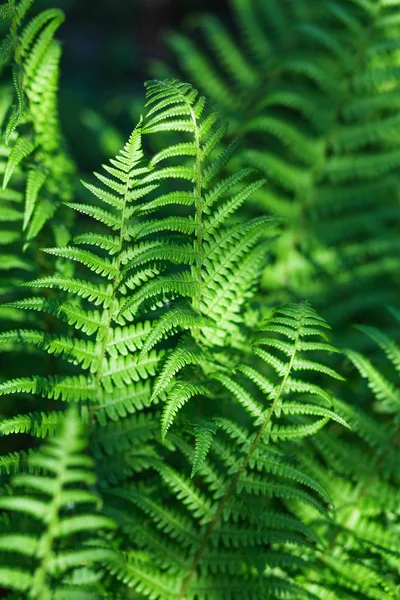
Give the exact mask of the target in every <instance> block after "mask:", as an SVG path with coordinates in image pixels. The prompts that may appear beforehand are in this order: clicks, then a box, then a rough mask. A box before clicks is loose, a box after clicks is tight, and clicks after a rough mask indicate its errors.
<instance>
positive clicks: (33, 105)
mask: <svg viewBox="0 0 400 600" xmlns="http://www.w3.org/2000/svg"><path fill="white" fill-rule="evenodd" d="M32 3H33V0H30V1H24V0H19V1H18V2H9V3H8V4H7V5H5V7H6V8H5V10H4V11H3V13H2V14H1V15H0V16H1V18H2V19H7V20H9V23H10V32H9V34H8V36H7V37H6V38H5V42H6V43H5V44H4V43H3V47H4V54H3V59H2V61H1V62H2V64H3V67H4V65H7V64H8V65H9V67H10V68H11V69H12V78H11V79H12V82H13V84H14V103H13V105H12V107H11V108H10V109H9V111H8V115H7V121H6V123H5V125H4V128H5V132H4V140H5V143H6V145H11V146H12V147H11V152H10V154H9V157H8V160H7V164H6V168H5V172H4V177H3V188H4V189H5V188H7V187H8V186H9V184H10V181H11V180H12V179H13V177H14V175H15V172H16V169H17V167H18V166H19V165H21V166H24V167H25V173H26V175H25V177H26V183H25V209H24V219H23V223H22V226H23V230H24V231H25V241H26V244H30V243H31V242H32V240H33V239H34V238H35V237H36V236H37V235H38V234H39V232H40V231H41V229H42V228H43V226H44V225H45V223H46V222H47V221H48V220H49V219H51V218H54V215H55V212H56V210H57V209H58V208H59V207H60V197H59V196H60V195H61V199H62V200H68V199H70V197H71V194H72V188H71V175H72V174H73V172H74V167H73V163H72V161H71V159H70V158H69V157H68V155H67V153H66V152H65V150H64V148H63V141H62V137H61V132H60V123H59V117H58V107H57V92H58V79H59V61H60V56H61V48H60V45H59V43H58V42H56V41H55V40H54V39H53V38H54V35H55V33H56V31H57V29H58V28H59V27H60V25H61V23H62V22H63V20H64V15H63V12H62V11H61V10H59V9H48V10H45V11H42V12H41V13H39V14H37V15H36V16H34V17H33V18H31V19H29V18H28V17H27V13H28V11H29V9H30V7H31V5H32ZM28 157H29V161H28V160H27V158H28ZM67 221H68V219H67ZM67 221H66V217H65V215H64V216H63V217H62V219H61V220H60V221H59V222H58V223H57V236H58V239H59V240H61V239H63V240H66V239H67V237H68V234H67V232H66V228H65V225H66V223H67ZM63 230H64V231H63Z"/></svg>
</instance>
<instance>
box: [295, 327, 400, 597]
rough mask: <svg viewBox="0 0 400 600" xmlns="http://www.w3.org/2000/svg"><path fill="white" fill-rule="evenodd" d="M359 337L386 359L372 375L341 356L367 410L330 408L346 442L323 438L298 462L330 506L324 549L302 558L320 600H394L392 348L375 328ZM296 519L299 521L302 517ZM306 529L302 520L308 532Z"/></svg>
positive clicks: (356, 360) (361, 362)
mask: <svg viewBox="0 0 400 600" xmlns="http://www.w3.org/2000/svg"><path fill="white" fill-rule="evenodd" d="M360 329H361V330H362V331H363V333H365V334H367V335H368V336H370V337H371V338H372V339H373V340H374V342H375V343H377V344H378V346H380V348H381V349H382V350H383V351H384V353H385V354H386V357H387V359H388V360H386V361H385V362H386V364H385V362H383V363H382V365H381V366H380V367H378V366H375V364H376V365H377V364H379V363H377V362H375V361H379V356H377V357H375V359H374V362H375V364H373V363H372V362H371V360H370V359H368V358H367V357H366V356H363V355H362V354H361V353H360V352H356V351H354V350H350V349H349V350H347V351H346V354H347V357H348V359H349V360H350V361H351V363H352V364H353V365H354V367H355V368H356V369H357V371H358V372H359V373H360V375H361V376H362V377H363V378H364V379H365V380H366V382H367V383H368V386H369V387H370V389H371V391H372V394H373V402H372V404H371V406H370V407H368V404H366V405H365V406H364V410H362V409H360V408H359V407H351V406H349V405H345V404H344V403H343V402H341V401H336V404H337V411H338V413H339V414H340V415H342V416H344V417H345V419H346V420H347V421H348V422H349V423H350V424H351V426H352V430H353V434H352V436H350V437H349V436H348V435H340V436H338V435H337V434H334V432H333V431H332V432H324V433H322V434H321V435H320V436H319V437H318V438H314V439H313V440H312V442H311V448H310V449H309V451H308V452H306V453H305V454H304V455H303V458H302V459H301V462H302V464H303V466H304V467H306V469H307V470H308V472H309V474H310V475H312V476H314V477H318V478H319V479H320V480H321V482H324V483H325V485H326V487H327V489H328V490H329V492H330V493H331V494H332V498H333V501H334V503H335V506H336V512H335V518H334V520H333V522H332V523H331V524H326V525H325V526H324V527H322V528H321V529H319V530H318V533H319V534H320V535H321V536H322V537H323V539H324V540H325V541H326V545H325V548H321V550H320V551H318V552H317V553H315V554H314V555H313V556H312V557H311V556H310V557H309V559H310V560H311V561H312V563H311V564H312V575H311V576H310V577H309V580H310V581H309V582H307V584H306V587H307V589H308V590H309V591H310V592H311V593H313V594H317V595H319V597H321V598H325V597H326V598H334V599H335V598H343V597H346V598H349V599H353V598H354V599H355V598H358V597H359V596H360V594H362V595H364V596H365V597H368V598H397V597H398V586H397V583H398V577H397V568H398V557H397V550H398V516H397V514H396V509H394V507H395V506H397V503H398V491H397V487H398V485H397V482H398V476H399V473H398V464H399V463H398V461H399V456H398V445H397V443H396V439H397V437H398V405H396V401H395V399H396V394H397V383H398V382H397V376H398V370H399V368H398V361H397V358H398V345H397V343H396V342H395V341H394V340H393V339H392V338H391V337H390V336H388V335H387V334H386V333H384V332H381V331H380V330H378V329H376V328H374V327H369V326H360ZM388 363H389V364H388ZM387 367H389V369H388V368H387ZM389 372H390V375H389ZM389 377H390V378H389ZM361 390H362V393H364V390H363V389H362V388H360V391H361ZM369 404H370V403H369ZM367 409H369V410H368V413H367V412H365V411H366V410H367ZM379 415H381V417H379ZM382 415H383V416H384V417H385V419H384V421H382ZM378 417H379V418H378ZM328 473H329V475H328ZM393 509H394V512H393ZM298 514H299V515H300V514H301V515H302V516H303V518H304V517H305V514H304V512H303V511H302V510H300V512H299V513H298ZM313 522H314V519H312V518H311V519H309V520H308V524H309V526H312V524H313Z"/></svg>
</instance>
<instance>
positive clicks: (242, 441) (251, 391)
mask: <svg viewBox="0 0 400 600" xmlns="http://www.w3.org/2000/svg"><path fill="white" fill-rule="evenodd" d="M322 4H323V5H321V7H318V10H316V11H315V10H314V12H313V11H312V6H311V3H308V2H307V1H306V0H304V1H302V2H296V3H290V2H288V3H284V4H283V5H282V6H281V4H280V3H278V2H274V1H273V0H271V1H268V2H266V3H265V2H262V3H261V2H260V3H256V2H250V0H248V1H247V0H240V1H239V0H237V1H236V2H234V3H233V5H234V10H235V11H236V14H237V15H238V17H239V21H240V29H241V36H242V37H241V38H240V39H241V40H242V41H240V42H239V45H238V44H237V43H236V41H235V40H234V37H233V36H232V35H231V34H230V33H229V32H228V30H227V29H226V28H225V27H223V26H222V25H221V24H220V23H219V22H218V21H216V20H215V19H214V18H211V17H204V18H201V19H199V20H198V23H199V24H200V26H201V28H202V29H203V30H204V31H205V33H206V36H207V38H208V39H209V40H210V41H211V47H212V52H211V57H210V56H208V55H205V54H203V51H200V50H197V49H196V48H195V46H194V45H193V43H192V42H189V41H188V39H187V38H185V37H182V36H176V35H175V36H173V37H172V38H171V39H172V44H173V45H174V47H175V49H176V50H177V51H178V53H181V52H182V50H184V52H185V64H186V67H187V68H188V69H189V71H190V78H191V79H193V80H194V83H196V84H197V85H198V87H199V88H201V89H204V90H205V92H206V94H205V95H203V93H202V92H201V91H198V90H197V89H196V88H195V87H193V85H192V84H191V83H184V82H181V81H180V80H179V79H177V78H176V77H171V76H166V77H162V78H157V79H153V80H150V81H148V82H147V83H146V85H145V88H146V102H145V106H144V108H143V116H142V117H141V119H140V120H139V122H138V123H137V125H136V127H135V128H134V130H133V132H132V133H131V135H130V136H129V138H128V140H127V142H126V144H125V145H124V146H123V148H122V149H121V150H120V152H119V153H118V154H117V156H116V157H114V158H112V159H110V160H109V161H108V162H107V163H106V164H104V165H103V166H102V169H101V170H99V172H96V173H95V174H94V177H93V178H92V179H90V180H88V181H86V180H85V181H83V182H82V185H81V186H79V191H76V188H77V187H78V186H75V179H77V177H76V176H75V173H76V170H77V169H76V167H75V166H74V164H73V161H72V159H71V158H70V157H69V153H68V151H67V150H66V148H65V144H64V142H63V136H62V130H61V125H60V119H59V116H58V76H59V74H58V64H59V58H60V46H59V43H58V42H57V41H55V40H54V35H55V33H56V31H57V29H58V27H59V26H60V24H61V23H62V21H63V19H64V15H63V14H62V12H61V11H59V9H48V10H46V11H44V12H39V13H35V7H34V6H33V7H32V6H31V5H32V1H29V0H19V1H18V2H16V1H14V0H9V1H8V2H7V3H6V4H3V5H1V6H0V16H1V17H2V18H3V19H4V21H5V30H7V33H6V35H5V36H4V40H3V43H2V45H1V50H0V57H1V64H2V69H3V78H4V90H5V91H4V96H3V97H2V98H3V100H2V102H3V103H2V110H1V117H2V144H3V146H2V154H1V155H2V164H3V172H4V185H3V192H2V193H1V196H2V197H1V201H2V207H1V211H0V213H1V215H2V230H1V234H0V239H1V240H2V245H3V246H4V250H5V252H4V254H3V255H2V261H1V264H2V267H5V268H6V269H7V270H8V271H9V273H10V276H9V277H6V278H5V279H4V284H2V294H3V297H4V300H3V304H2V307H1V315H2V322H3V325H2V328H1V333H0V352H1V356H2V365H4V368H3V366H2V370H1V375H0V396H1V400H2V409H1V419H0V434H1V437H2V439H1V443H2V454H1V457H0V586H1V588H2V589H3V590H4V596H5V597H8V598H10V599H12V598H21V599H22V598H30V599H36V600H47V599H49V600H50V599H54V600H57V599H59V600H61V599H66V600H69V599H71V600H72V599H77V600H78V599H82V600H86V599H87V600H90V599H92V600H94V599H102V598H110V599H111V598H112V599H113V600H115V599H121V600H122V599H124V600H125V599H132V600H133V599H135V600H139V599H142V598H143V599H145V598H149V599H151V600H156V599H160V600H173V599H175V600H189V599H192V600H239V599H240V600H242V599H244V600H246V599H248V600H253V599H254V600H256V599H260V600H261V599H262V600H265V599H271V600H277V599H281V598H286V599H290V598H293V599H294V600H301V599H310V600H312V599H315V600H316V599H323V600H325V599H326V600H360V599H361V598H371V599H376V600H383V599H385V600H386V599H398V598H399V597H400V587H399V575H400V562H399V544H398V540H399V531H400V522H399V493H398V483H399V477H400V472H399V464H400V462H399V458H400V457H399V452H398V446H399V445H398V421H399V419H398V415H399V403H400V396H399V393H398V386H397V379H396V378H397V377H398V374H399V370H400V350H399V346H398V345H397V343H396V339H395V338H396V331H397V329H396V326H395V325H394V326H392V330H393V331H386V330H382V329H380V328H378V323H379V322H380V319H379V318H376V319H375V320H371V322H370V323H364V324H363V325H359V326H358V329H357V330H355V331H356V333H354V334H352V333H351V331H350V332H349V331H345V329H344V326H343V323H344V322H345V321H346V319H350V318H351V317H352V316H354V315H355V314H359V310H360V307H361V306H362V305H361V304H360V297H359V295H360V294H363V295H364V302H365V305H363V306H366V307H368V308H370V307H375V306H377V305H379V308H380V311H379V315H378V316H379V317H380V312H382V313H384V307H383V305H382V303H383V302H385V301H387V300H392V298H394V297H395V294H396V285H395V279H396V270H395V266H396V265H397V258H396V246H397V245H398V243H397V241H396V235H395V233H396V232H395V225H396V218H397V208H396V203H395V192H396V190H397V187H396V186H397V171H396V165H397V163H396V159H395V153H396V139H397V135H396V134H395V133H394V132H393V129H392V127H393V123H394V119H395V118H396V117H395V103H394V101H393V98H395V96H396V79H395V73H396V68H397V67H396V65H395V59H396V38H395V34H396V27H397V21H396V16H398V15H397V13H396V2H393V1H391V2H390V3H389V2H386V3H385V2H381V3H380V4H379V6H378V4H375V3H372V2H364V1H361V0H360V1H358V2H355V1H354V2H343V3H339V2H338V3H332V2H330V3H326V4H325V3H322ZM314 9H315V5H314ZM28 11H31V12H28ZM31 15H33V16H31ZM397 20H398V19H397ZM288 31H290V32H291V34H290V36H288V35H287V32H288ZM357 36H358V37H357ZM356 41H357V44H360V47H361V46H362V53H363V54H360V53H358V54H357V53H356V54H357V57H356V59H355V58H354V56H355V55H356V54H355V53H354V50H353V49H352V44H355V43H356ZM241 44H243V46H241ZM296 44H299V45H300V46H301V49H302V52H303V53H304V56H302V55H300V54H299V53H298V46H296ZM380 44H383V47H382V48H381V46H380ZM320 45H322V46H321V47H322V48H323V50H321V52H319V54H318V55H316V54H315V48H316V47H318V48H319V47H320ZM371 48H372V49H373V50H371ZM247 53H248V55H247ZM346 53H347V54H346ZM213 57H215V59H213ZM212 60H217V61H220V64H221V65H222V66H223V67H224V69H225V72H226V74H225V76H223V75H222V73H221V74H220V73H218V75H217V71H216V70H215V68H214V67H213V66H212V62H211V61H212ZM159 69H161V67H159ZM163 69H164V70H165V68H164V67H163ZM371 69H373V71H371ZM342 71H343V72H342ZM375 71H377V72H379V73H381V76H382V77H381V79H380V80H379V81H377V79H376V77H377V74H376V72H375ZM334 73H335V77H334V76H333V74H334ZM329 74H330V75H329ZM342 75H343V77H342ZM367 75H368V76H367ZM226 77H228V79H226ZM359 78H361V79H360V80H359ZM361 80H362V82H363V83H362V82H361ZM389 80H390V81H391V82H392V83H391V84H390V85H389V84H388V83H387V82H388V81H389ZM338 81H339V82H340V84H338ZM360 82H361V83H360ZM363 86H364V87H363ZM391 86H393V89H392V87H391ZM389 88H390V89H389ZM207 96H208V97H209V99H210V100H211V102H210V100H209V99H208V98H207ZM389 97H390V100H389ZM385 100H386V104H385ZM362 102H364V103H365V107H364V113H362V111H361V108H360V106H361V104H362ZM353 105H354V107H356V108H354V111H353V113H351V111H350V112H349V110H350V109H349V107H350V106H353ZM316 106H317V107H318V110H316V109H315V107H316ZM363 106H364V105H363ZM224 113H225V114H226V116H227V117H231V118H230V121H231V125H230V126H229V125H228V122H226V121H224V119H223V116H222V115H223V114H224ZM350 113H351V114H350ZM361 114H364V116H365V115H368V118H367V119H365V121H362V117H361V116H360V115H361ZM346 115H347V116H346ZM358 120H360V121H362V124H360V123H358ZM387 121H389V125H388V123H387ZM357 123H358V124H357ZM390 123H392V125H390ZM357 128H358V129H357ZM357 132H358V133H357ZM356 133H357V135H356ZM357 136H358V137H357ZM335 140H336V141H335ZM338 140H341V141H338ZM346 140H347V141H346ZM357 140H358V141H357ZM364 147H365V148H366V149H365V152H364V150H363V149H364ZM361 151H362V152H364V154H362V153H361ZM389 154H390V156H389ZM368 161H369V162H368ZM335 165H336V167H335ZM338 165H339V166H338ZM339 167H340V168H339ZM335 169H336V170H335ZM339 171H340V173H342V175H340V174H339ZM344 172H346V173H347V175H346V177H345V176H343V173H344ZM260 173H261V174H260ZM264 175H266V177H267V179H266V180H265V179H264ZM387 189H390V190H394V193H393V196H390V195H388V196H387V197H386V195H385V194H384V191H385V190H387ZM383 198H384V201H383ZM337 199H338V201H337V202H336V200H337ZM324 211H325V212H324ZM328 214H329V215H330V217H329V218H328V216H327V215H328ZM324 215H325V216H324ZM372 222H373V223H374V224H375V225H379V229H377V231H376V232H373V233H371V223H372ZM328 233H329V236H330V237H329V236H328ZM375 233H376V235H375ZM335 236H338V237H335ZM332 240H334V242H333V241H332ZM353 258H354V260H353ZM382 260H384V265H383V263H382ZM356 263H357V264H356ZM386 266H387V268H386ZM288 269H290V270H292V269H293V273H291V274H290V273H289V274H288ZM339 274H340V277H339ZM328 276H330V277H331V281H330V285H329V286H327V278H328ZM286 278H288V279H287V280H286ZM283 280H285V281H286V282H285V281H283ZM381 281H384V283H385V285H384V286H383V285H382V286H380V282H381ZM288 282H289V283H288ZM311 284H312V285H311ZM378 284H379V286H378ZM372 285H374V286H375V287H376V289H371V295H370V296H367V295H366V294H365V289H366V286H367V287H368V286H372ZM305 289H307V290H308V294H309V295H310V296H313V297H314V299H316V301H317V303H319V305H320V311H319V312H320V313H321V314H319V312H317V311H316V310H315V309H314V308H313V307H312V306H311V305H310V304H309V302H308V301H306V300H304V299H302V300H301V301H299V296H303V295H304V290H305ZM321 289H322V290H323V291H324V293H323V294H321V293H319V292H318V290H321ZM328 304H329V307H327V305H328ZM328 308H330V309H332V310H328ZM357 311H358V312H357ZM391 311H392V313H393V314H392V317H393V320H394V322H396V319H397V320H398V318H399V314H398V312H397V311H396V309H394V308H393V309H391ZM325 313H327V314H328V315H329V314H331V316H332V319H333V322H334V323H336V327H337V329H336V330H335V329H334V330H333V332H331V331H330V329H331V328H330V325H329V324H328V323H327V321H326V320H325V318H324V317H323V316H322V315H323V314H324V315H325ZM344 315H345V316H346V319H344ZM383 321H384V322H390V318H386V317H385V318H384V319H383ZM335 334H336V335H337V339H338V340H339V341H340V342H341V344H342V346H343V343H344V341H346V342H349V343H348V347H342V348H341V349H338V348H337V347H336V346H335V345H334V344H333V343H332V341H331V338H332V336H334V335H335ZM363 337H365V338H366V339H368V340H369V342H368V343H367V344H364V347H365V348H366V349H367V350H364V352H363V351H362V350H361V349H360V342H359V339H360V338H361V339H362V338H363ZM361 346H362V345H361Z"/></svg>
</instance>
